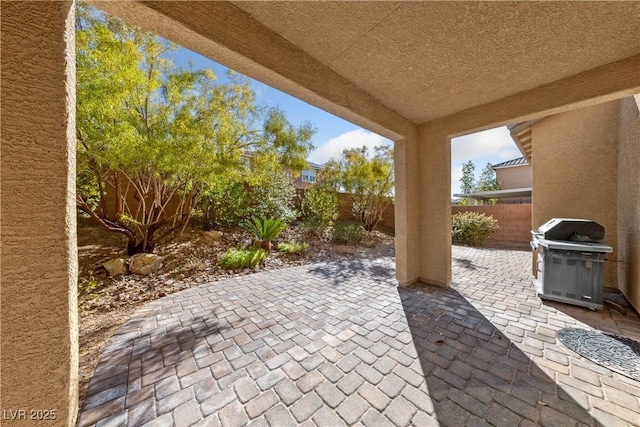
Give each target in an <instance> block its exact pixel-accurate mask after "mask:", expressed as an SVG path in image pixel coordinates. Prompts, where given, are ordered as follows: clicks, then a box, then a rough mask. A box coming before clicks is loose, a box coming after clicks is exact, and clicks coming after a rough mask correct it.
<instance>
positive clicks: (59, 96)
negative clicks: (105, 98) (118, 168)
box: [0, 1, 78, 426]
mask: <svg viewBox="0 0 640 427" xmlns="http://www.w3.org/2000/svg"><path fill="white" fill-rule="evenodd" d="M0 7H1V16H2V90H1V99H2V101H1V104H2V119H1V126H2V160H1V161H2V166H1V173H2V180H1V194H2V204H1V214H0V215H1V218H2V231H1V234H2V249H1V250H2V255H1V257H0V258H1V267H0V269H1V271H2V278H1V286H2V307H1V324H2V340H1V341H2V343H1V346H2V348H1V352H0V353H1V361H0V370H1V381H2V387H1V390H2V405H1V406H2V410H4V411H7V412H5V413H3V414H10V412H9V411H10V410H13V411H16V410H20V409H22V410H25V411H27V412H26V417H27V420H26V421H25V420H16V421H11V420H7V419H2V421H1V422H0V423H1V424H2V425H3V426H4V425H14V424H15V425H34V424H41V425H73V424H74V423H75V418H76V412H77V400H78V375H77V373H78V339H77V333H78V330H77V309H76V303H77V296H76V280H77V274H78V271H77V249H76V231H75V230H76V228H75V184H74V183H75V52H74V46H75V43H74V40H75V39H74V9H73V6H72V2H70V1H56V2H1V6H0ZM30 409H33V410H43V411H47V410H48V411H56V414H55V418H56V420H55V421H53V422H52V421H50V420H49V421H47V420H43V421H41V422H39V423H38V422H36V421H35V420H31V419H29V416H30V415H31V414H30V413H29V412H28V410H30ZM42 414H44V413H42ZM49 415H50V416H51V412H49ZM7 416H9V415H7ZM3 418H4V417H3Z"/></svg>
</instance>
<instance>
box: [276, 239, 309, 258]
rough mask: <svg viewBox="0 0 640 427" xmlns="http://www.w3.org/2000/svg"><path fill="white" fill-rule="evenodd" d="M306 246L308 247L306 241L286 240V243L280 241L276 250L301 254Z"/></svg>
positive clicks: (290, 253)
mask: <svg viewBox="0 0 640 427" xmlns="http://www.w3.org/2000/svg"><path fill="white" fill-rule="evenodd" d="M307 248H309V244H308V243H306V242H296V241H295V240H292V241H291V242H287V243H280V244H279V245H278V250H279V251H280V252H286V253H288V254H289V255H297V254H301V253H302V252H304V251H306V250H307Z"/></svg>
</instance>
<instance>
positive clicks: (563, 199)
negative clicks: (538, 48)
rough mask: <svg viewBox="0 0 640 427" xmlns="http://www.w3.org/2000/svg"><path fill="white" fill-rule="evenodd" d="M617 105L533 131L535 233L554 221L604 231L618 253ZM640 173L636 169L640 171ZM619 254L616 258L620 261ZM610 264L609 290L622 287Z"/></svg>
mask: <svg viewBox="0 0 640 427" xmlns="http://www.w3.org/2000/svg"><path fill="white" fill-rule="evenodd" d="M618 106H619V102H618V101H613V102H608V103H604V104H600V105H595V106H591V107H586V108H582V109H578V110H574V111H570V112H566V113H562V114H558V115H555V116H551V117H547V118H545V119H543V120H541V121H539V122H537V123H535V124H534V125H533V129H532V135H533V149H532V159H533V162H532V167H533V195H532V197H533V213H532V222H533V227H534V228H538V227H539V226H540V225H542V224H543V223H545V222H546V221H548V220H549V219H551V218H554V217H566V218H587V219H591V220H594V221H596V222H598V223H600V224H601V225H602V226H604V228H605V230H606V234H607V244H609V245H610V246H612V247H613V248H614V250H615V248H617V243H618V238H617V234H618V232H617V215H616V210H617V209H616V205H617V197H616V194H617V179H616V175H617V173H616V172H617V165H618V150H617V144H618ZM636 168H637V166H636ZM616 256H617V254H614V255H613V256H612V257H610V258H613V257H616ZM616 276H617V272H616V265H615V263H613V262H607V263H606V264H605V285H606V286H613V287H615V286H616V285H617V277H616Z"/></svg>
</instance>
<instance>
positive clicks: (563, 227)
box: [531, 218, 613, 310]
mask: <svg viewBox="0 0 640 427" xmlns="http://www.w3.org/2000/svg"><path fill="white" fill-rule="evenodd" d="M531 235H532V238H531V248H532V249H533V250H534V251H535V252H536V253H537V256H538V259H537V262H536V266H535V268H536V271H535V272H534V274H535V275H536V281H535V286H536V293H537V294H538V296H539V297H540V298H542V299H547V300H552V301H559V302H564V303H567V304H573V305H578V306H582V307H587V308H590V309H592V310H602V297H603V293H604V255H605V254H606V253H611V252H613V249H612V248H611V246H607V245H606V244H604V239H605V232H604V227H602V226H601V225H600V224H598V223H597V222H595V221H590V220H587V219H574V218H553V219H551V220H549V221H547V222H546V223H545V224H543V225H542V226H541V227H540V228H539V229H537V230H531Z"/></svg>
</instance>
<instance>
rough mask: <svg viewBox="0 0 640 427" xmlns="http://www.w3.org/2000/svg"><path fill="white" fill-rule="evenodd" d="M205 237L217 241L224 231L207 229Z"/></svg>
mask: <svg viewBox="0 0 640 427" xmlns="http://www.w3.org/2000/svg"><path fill="white" fill-rule="evenodd" d="M204 237H205V238H206V239H207V240H209V241H211V242H216V241H218V240H220V238H221V237H222V232H221V231H218V230H209V231H205V232H204Z"/></svg>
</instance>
